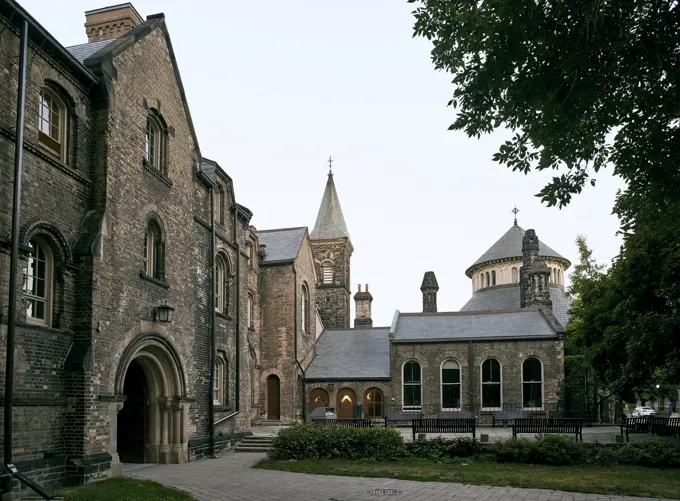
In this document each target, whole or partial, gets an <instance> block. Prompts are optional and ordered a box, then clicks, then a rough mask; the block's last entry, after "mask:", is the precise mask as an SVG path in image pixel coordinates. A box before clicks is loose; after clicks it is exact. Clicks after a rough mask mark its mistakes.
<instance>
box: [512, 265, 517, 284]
mask: <svg viewBox="0 0 680 501" xmlns="http://www.w3.org/2000/svg"><path fill="white" fill-rule="evenodd" d="M511 273H512V283H517V282H519V270H517V266H513V267H512V272H511Z"/></svg>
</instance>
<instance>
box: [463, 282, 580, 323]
mask: <svg viewBox="0 0 680 501" xmlns="http://www.w3.org/2000/svg"><path fill="white" fill-rule="evenodd" d="M550 299H551V301H552V311H553V315H554V316H555V318H556V319H557V321H558V322H559V323H560V324H562V326H566V325H567V322H568V321H569V308H570V306H571V298H570V297H569V295H568V294H566V293H565V292H564V291H562V290H561V289H560V288H559V287H550ZM520 301H521V299H520V286H519V284H518V283H513V284H503V285H492V286H491V287H485V288H483V289H479V290H477V291H475V293H474V294H473V296H472V297H471V298H470V299H469V300H468V302H467V303H465V304H464V305H463V307H462V308H461V309H460V311H489V310H505V309H510V308H519V307H520Z"/></svg>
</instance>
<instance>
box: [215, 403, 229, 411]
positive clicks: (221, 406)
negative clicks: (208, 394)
mask: <svg viewBox="0 0 680 501" xmlns="http://www.w3.org/2000/svg"><path fill="white" fill-rule="evenodd" d="M213 410H214V411H215V412H231V405H229V404H228V403H227V404H218V403H215V404H213Z"/></svg>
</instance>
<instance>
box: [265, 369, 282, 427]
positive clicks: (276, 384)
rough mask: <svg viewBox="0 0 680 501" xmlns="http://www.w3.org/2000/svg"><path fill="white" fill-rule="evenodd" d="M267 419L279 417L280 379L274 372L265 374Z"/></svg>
mask: <svg viewBox="0 0 680 501" xmlns="http://www.w3.org/2000/svg"><path fill="white" fill-rule="evenodd" d="M267 419H269V420H270V421H278V420H279V419H281V381H280V380H279V376H277V375H276V374H270V375H269V376H267Z"/></svg>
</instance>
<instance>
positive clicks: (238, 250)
mask: <svg viewBox="0 0 680 501" xmlns="http://www.w3.org/2000/svg"><path fill="white" fill-rule="evenodd" d="M233 210H234V224H233V226H232V240H233V241H234V244H235V245H236V326H235V327H236V336H235V338H236V339H235V345H236V346H235V348H236V360H235V364H234V370H235V378H234V379H235V381H234V383H235V385H236V387H235V389H234V398H235V400H236V405H235V407H234V413H233V414H231V415H232V416H235V415H236V414H238V413H239V410H240V408H241V244H240V243H239V240H238V235H237V233H236V225H237V224H238V209H237V208H236V204H234V207H233Z"/></svg>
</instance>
